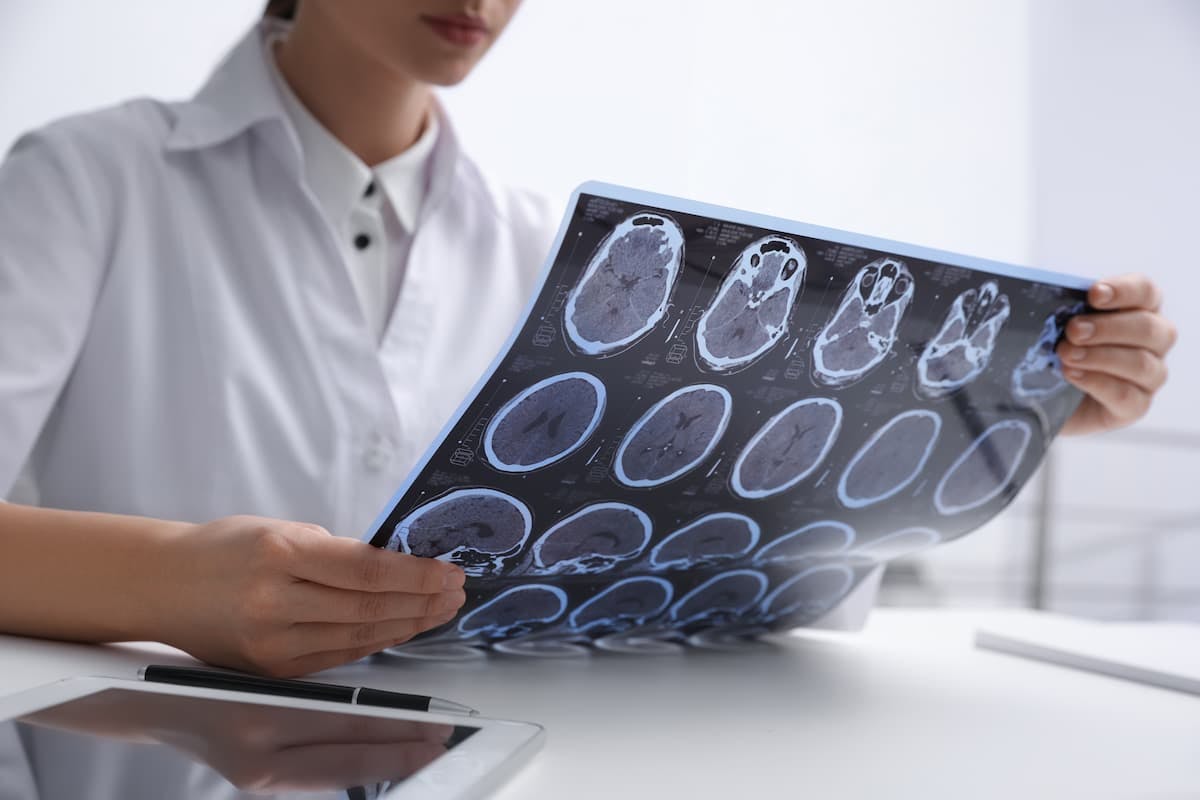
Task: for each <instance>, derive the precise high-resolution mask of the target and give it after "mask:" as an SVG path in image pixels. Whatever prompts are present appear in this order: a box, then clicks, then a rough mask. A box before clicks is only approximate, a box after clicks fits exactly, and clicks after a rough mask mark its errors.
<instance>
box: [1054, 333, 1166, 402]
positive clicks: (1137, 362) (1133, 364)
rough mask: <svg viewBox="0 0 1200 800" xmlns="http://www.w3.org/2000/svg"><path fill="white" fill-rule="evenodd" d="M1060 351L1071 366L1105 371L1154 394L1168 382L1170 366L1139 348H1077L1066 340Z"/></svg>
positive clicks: (1106, 346) (1103, 346)
mask: <svg viewBox="0 0 1200 800" xmlns="http://www.w3.org/2000/svg"><path fill="white" fill-rule="evenodd" d="M1058 352H1059V356H1060V357H1061V358H1062V360H1063V363H1065V364H1066V365H1067V367H1068V368H1069V369H1070V368H1074V369H1079V370H1087V371H1090V372H1103V373H1105V374H1107V375H1111V376H1113V377H1114V378H1120V379H1121V380H1125V381H1128V382H1130V383H1133V384H1136V385H1137V386H1138V387H1139V388H1141V389H1142V390H1144V391H1146V392H1150V393H1151V394H1153V393H1154V392H1157V391H1158V390H1159V389H1161V388H1162V385H1163V384H1164V383H1166V382H1167V365H1166V364H1165V363H1164V362H1163V360H1162V359H1161V358H1159V357H1158V356H1156V355H1154V354H1153V353H1151V352H1150V351H1149V350H1145V349H1143V348H1140V347H1115V346H1111V345H1099V346H1095V347H1077V346H1075V345H1072V344H1065V343H1064V344H1062V345H1060V346H1059V349H1058Z"/></svg>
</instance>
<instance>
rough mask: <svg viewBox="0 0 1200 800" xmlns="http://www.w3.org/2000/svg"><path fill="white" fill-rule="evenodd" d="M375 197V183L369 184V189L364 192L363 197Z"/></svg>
mask: <svg viewBox="0 0 1200 800" xmlns="http://www.w3.org/2000/svg"><path fill="white" fill-rule="evenodd" d="M374 195H375V181H371V182H370V183H368V184H367V188H366V190H365V191H363V197H373V196H374Z"/></svg>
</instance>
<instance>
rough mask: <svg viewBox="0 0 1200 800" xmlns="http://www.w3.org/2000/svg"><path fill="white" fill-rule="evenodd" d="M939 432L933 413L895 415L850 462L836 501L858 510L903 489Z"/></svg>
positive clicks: (917, 471) (922, 464)
mask: <svg viewBox="0 0 1200 800" xmlns="http://www.w3.org/2000/svg"><path fill="white" fill-rule="evenodd" d="M941 429H942V418H941V417H940V416H939V415H938V414H936V413H934V412H933V411H926V410H923V409H914V410H912V411H905V412H903V413H901V414H897V415H896V416H895V417H893V418H892V419H891V420H890V421H889V422H888V423H887V424H886V425H884V426H883V427H882V428H880V429H879V430H878V431H876V432H875V434H874V435H873V436H871V438H870V439H869V440H867V443H866V444H865V445H863V446H862V449H860V450H859V451H858V452H857V453H855V455H854V457H853V458H852V459H850V464H849V466H847V467H846V471H845V472H843V473H842V479H841V480H840V481H839V482H838V499H839V500H841V501H842V503H843V504H844V505H845V506H846V507H847V508H862V507H863V506H869V505H871V504H872V503H878V502H880V501H881V500H886V499H887V498H889V497H891V496H892V495H894V494H896V493H897V492H900V491H901V490H903V489H904V487H906V486H908V485H909V484H910V483H912V482H913V480H914V479H915V478H916V477H917V476H918V475H920V474H921V470H922V469H923V468H924V467H925V462H926V461H928V460H929V455H930V453H932V452H933V446H934V444H935V443H936V442H937V437H938V433H939V432H940V431H941Z"/></svg>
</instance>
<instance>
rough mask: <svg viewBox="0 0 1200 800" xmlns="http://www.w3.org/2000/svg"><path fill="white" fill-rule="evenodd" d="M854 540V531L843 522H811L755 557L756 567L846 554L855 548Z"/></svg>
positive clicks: (786, 535)
mask: <svg viewBox="0 0 1200 800" xmlns="http://www.w3.org/2000/svg"><path fill="white" fill-rule="evenodd" d="M854 538H855V534H854V529H853V528H851V527H850V526H849V525H847V524H846V523H844V522H839V521H838V520H834V519H823V520H820V521H818V522H810V523H809V524H807V525H805V526H804V527H802V528H799V529H797V530H794V531H792V532H791V533H788V534H784V535H783V536H780V537H779V538H778V539H776V540H775V541H773V542H771V543H770V544H768V545H766V546H764V547H763V548H762V549H761V550H759V551H758V552H757V553H756V554H755V555H754V563H755V564H777V563H786V562H789V561H799V560H801V559H804V558H813V557H817V556H830V555H835V554H837V553H844V552H845V551H846V550H848V549H849V548H850V545H852V544H854Z"/></svg>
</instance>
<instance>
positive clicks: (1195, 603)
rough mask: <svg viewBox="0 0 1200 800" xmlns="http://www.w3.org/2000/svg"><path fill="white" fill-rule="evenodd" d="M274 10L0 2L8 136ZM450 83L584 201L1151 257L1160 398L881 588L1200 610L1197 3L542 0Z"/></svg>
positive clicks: (222, 2)
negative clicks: (627, 198) (589, 185)
mask: <svg viewBox="0 0 1200 800" xmlns="http://www.w3.org/2000/svg"><path fill="white" fill-rule="evenodd" d="M398 1H399V0H398ZM261 6H262V2H260V0H204V2H195V1H193V2H185V0H122V2H120V3H88V2H83V1H82V0H39V1H38V2H36V3H34V2H22V0H0V31H2V32H3V33H2V34H0V112H2V113H0V151H6V150H7V149H8V147H9V146H10V145H11V143H12V141H13V140H14V139H15V138H16V137H17V136H18V135H19V134H20V133H21V132H22V131H24V130H27V129H29V128H32V127H35V126H38V125H41V124H43V123H45V122H47V121H49V120H51V119H54V118H56V117H59V116H62V115H65V114H68V113H73V112H77V111H81V110H86V109H91V108H95V107H98V106H103V105H106V104H110V103H114V102H117V101H119V100H122V99H125V98H128V97H131V96H136V95H152V96H158V97H165V98H184V97H187V96H189V95H190V94H191V93H192V92H194V91H195V90H196V89H197V88H198V87H199V85H200V84H201V83H202V81H203V79H204V77H205V75H206V74H207V72H208V71H209V70H210V69H211V68H212V67H213V66H214V65H215V64H216V62H217V61H218V60H219V59H220V57H221V56H222V55H223V53H224V52H225V51H226V49H227V48H228V47H229V46H230V45H231V44H232V43H233V42H234V41H235V40H236V39H237V38H238V37H239V36H240V35H241V34H242V33H243V32H244V30H245V29H246V28H247V27H248V26H249V25H250V24H251V23H252V21H253V20H254V19H255V18H256V17H257V16H258V15H259V13H260V11H261ZM443 100H444V102H445V105H446V106H447V107H448V109H449V111H450V113H451V116H452V117H453V119H454V120H455V122H456V125H457V128H458V130H459V133H460V135H461V137H462V138H463V139H464V141H465V143H466V145H467V147H468V149H469V150H470V151H471V152H472V153H473V155H474V156H475V157H476V158H477V159H478V160H479V161H481V162H482V163H483V164H485V165H486V166H487V167H488V168H490V169H491V170H492V171H493V172H496V173H499V174H500V175H501V176H503V177H505V178H506V179H508V180H509V181H511V182H514V183H518V184H523V185H525V186H528V187H530V188H533V189H537V190H540V191H542V192H544V193H546V194H548V195H550V196H551V197H553V199H554V200H555V201H556V202H558V203H560V204H561V203H565V201H566V199H567V196H568V194H569V193H570V191H571V190H572V189H573V188H574V186H575V185H576V184H578V183H580V182H582V181H584V180H588V179H600V180H607V181H611V182H615V183H624V184H629V185H633V186H637V187H640V188H645V189H650V190H654V191H659V192H665V193H668V194H678V195H684V196H688V197H693V198H695V199H699V200H705V201H708V202H713V203H718V204H721V205H728V206H735V207H741V208H746V209H750V210H753V211H758V212H763V213H767V214H773V215H778V216H783V217H789V218H792V219H797V220H802V221H805V222H810V223H815V224H819V225H826V226H830V227H835V228H843V229H847V230H852V231H859V232H863V233H868V234H873V235H877V236H883V237H888V238H893V239H899V240H903V241H908V242H914V243H918V244H923V245H929V246H932V247H937V248H942V249H948V250H956V251H960V252H964V253H970V254H973V255H979V256H985V257H988V258H995V259H1000V260H1004V261H1011V262H1017V263H1021V264H1032V265H1037V266H1041V267H1045V268H1048V269H1053V270H1057V271H1061V272H1071V273H1076V274H1080V275H1086V276H1091V277H1099V276H1102V275H1107V274H1112V273H1119V272H1124V271H1135V270H1136V271H1142V272H1146V273H1148V274H1150V275H1152V276H1153V277H1154V278H1155V279H1156V280H1157V281H1158V283H1159V284H1160V285H1161V286H1162V287H1163V288H1164V290H1165V292H1166V296H1167V305H1166V310H1167V313H1168V314H1169V316H1171V317H1172V318H1173V320H1174V321H1175V322H1176V323H1177V325H1178V328H1179V332H1180V342H1179V345H1178V346H1177V347H1176V349H1175V351H1174V352H1173V354H1172V357H1171V360H1170V362H1169V363H1170V366H1171V369H1172V375H1171V380H1170V382H1169V384H1168V386H1167V388H1166V389H1165V390H1164V391H1163V393H1162V396H1161V399H1160V400H1158V401H1157V404H1156V406H1155V407H1154V408H1153V410H1152V411H1151V413H1150V415H1149V416H1148V417H1147V418H1146V419H1145V420H1144V421H1143V422H1141V423H1139V424H1138V425H1136V426H1134V427H1132V428H1129V429H1127V430H1124V431H1119V432H1116V433H1112V434H1107V435H1103V436H1096V437H1088V438H1086V439H1080V440H1060V441H1059V442H1058V443H1056V444H1055V446H1054V448H1053V449H1052V454H1051V458H1050V460H1049V461H1048V463H1047V464H1046V466H1045V467H1044V468H1043V470H1042V471H1041V474H1040V475H1039V477H1038V478H1037V479H1036V480H1035V481H1034V482H1032V483H1031V484H1030V485H1029V486H1028V487H1027V488H1026V490H1025V491H1024V493H1023V494H1022V495H1021V497H1020V498H1019V499H1018V500H1017V502H1016V503H1015V504H1014V506H1013V507H1012V508H1011V509H1010V510H1009V511H1008V512H1006V513H1005V514H1004V515H1002V516H1001V518H1000V519H998V520H997V521H995V522H993V523H991V524H990V525H988V526H987V527H986V528H984V529H981V530H979V531H977V532H976V533H973V534H971V535H970V536H967V537H965V538H963V539H961V540H958V541H956V542H953V543H951V544H948V545H945V546H943V547H939V548H936V549H935V550H933V551H931V552H928V553H926V554H924V555H922V556H920V557H916V558H912V559H909V560H907V561H905V562H902V563H896V564H894V565H893V566H892V567H890V568H889V570H888V575H887V578H886V580H885V592H884V597H883V602H885V603H889V604H894V605H952V606H1033V607H1040V608H1047V609H1051V610H1056V611H1062V612H1068V613H1077V614H1081V615H1086V616H1091V617H1097V618H1109V619H1178V620H1193V621H1200V489H1198V487H1197V478H1198V477H1200V321H1198V318H1200V314H1197V312H1196V311H1195V310H1193V309H1192V308H1191V307H1190V306H1189V305H1188V303H1189V301H1190V299H1192V298H1194V297H1198V296H1200V248H1197V246H1196V242H1194V241H1192V240H1191V236H1193V235H1195V233H1196V231H1197V229H1198V228H1200V2H1195V1H1194V0H1036V1H1035V0H905V2H901V3H897V2H894V0H843V2H839V3H829V2H816V0H740V1H739V2H738V3H736V4H735V3H730V2H728V1H727V0H655V2H646V1H645V0H604V2H584V0H525V4H524V7H523V8H522V10H521V12H520V13H519V14H518V15H517V17H516V19H515V21H514V22H513V25H512V27H511V28H510V30H509V31H508V33H507V34H506V35H505V37H504V38H503V39H502V40H501V42H500V43H499V44H498V45H497V47H496V49H495V50H494V52H493V53H492V54H491V55H490V56H489V57H488V58H487V59H486V60H485V61H484V62H483V65H482V66H481V67H480V69H479V70H478V71H477V72H476V73H475V74H474V75H473V76H472V77H471V78H470V79H469V80H468V81H467V82H466V83H465V84H464V85H463V86H461V87H458V88H455V89H453V90H450V91H447V92H444V93H443Z"/></svg>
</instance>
